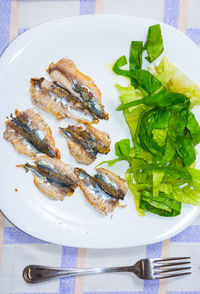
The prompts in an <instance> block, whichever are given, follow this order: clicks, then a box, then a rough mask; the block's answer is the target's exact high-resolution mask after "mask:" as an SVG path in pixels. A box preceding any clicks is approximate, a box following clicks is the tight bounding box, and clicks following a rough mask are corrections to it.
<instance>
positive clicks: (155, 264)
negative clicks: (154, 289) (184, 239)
mask: <svg viewBox="0 0 200 294" xmlns="http://www.w3.org/2000/svg"><path fill="white" fill-rule="evenodd" d="M190 263H191V262H190V261H186V262H166V263H161V264H160V263H153V268H157V267H171V266H176V265H185V264H190Z"/></svg>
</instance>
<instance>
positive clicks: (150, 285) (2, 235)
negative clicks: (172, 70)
mask: <svg viewBox="0 0 200 294" xmlns="http://www.w3.org/2000/svg"><path fill="white" fill-rule="evenodd" d="M95 13H96V14H104V13H105V14H125V15H133V16H141V17H148V18H152V19H156V20H157V21H161V22H165V23H167V24H169V25H172V26H174V27H175V28H178V29H179V30H181V31H182V32H184V33H185V34H187V35H188V36H189V37H190V38H191V39H192V40H193V41H194V42H195V43H196V45H197V46H200V0H21V1H18V0H0V52H3V50H4V49H5V48H6V46H7V45H8V44H9V42H10V41H12V40H13V39H14V38H15V37H16V36H17V35H18V34H21V33H23V32H24V31H25V30H27V29H29V28H31V27H32V26H34V25H37V24H39V23H43V22H46V21H49V20H53V19H56V18H62V17H66V16H73V15H80V14H95ZM199 72H200V71H199ZM1 99H3V97H1ZM0 197H6V195H1V196H0ZM181 255H184V256H185V255H186V256H191V257H192V269H193V270H192V275H191V276H187V277H184V278H178V279H174V280H168V281H167V280H165V281H160V282H159V281H142V280H139V279H137V278H136V277H135V276H133V275H131V274H120V273H116V274H102V275H99V276H87V277H76V278H74V277H72V278H66V279H64V278H62V279H60V280H55V281H51V282H48V283H43V284H38V285H28V284H26V283H25V282H24V281H23V279H22V270H23V268H24V267H25V266H26V265H27V264H32V263H33V264H42V265H53V266H62V267H70V268H73V267H92V266H95V267H96V266H115V265H123V264H131V263H134V261H136V260H138V259H140V258H144V257H160V256H181ZM22 293H23V294H28V293H32V294H42V293H43V294H72V293H76V294H81V293H84V294H86V293H87V294H89V293H90V294H106V293H110V294H117V293H118V294H122V293H123V294H158V293H159V294H165V293H170V294H178V293H182V294H186V293H187V294H192V293H193V294H194V293H196V294H197V293H199V294H200V218H199V219H197V220H196V221H195V223H193V224H192V225H191V226H190V227H189V228H187V229H186V230H185V231H184V232H182V233H180V234H179V235H177V236H175V237H173V238H172V239H170V240H166V241H164V242H159V243H156V244H153V245H148V246H143V247H137V248H130V249H119V250H116V249H115V250H91V249H89V250H88V249H77V248H71V247H64V246H63V247H62V246H57V245H53V244H49V243H46V242H43V241H40V240H38V239H35V238H32V237H30V236H29V235H26V234H25V233H23V232H21V231H20V230H19V229H17V228H15V227H14V226H13V225H12V224H10V223H9V222H8V221H7V220H6V219H5V218H4V217H3V215H2V214H1V213H0V294H22Z"/></svg>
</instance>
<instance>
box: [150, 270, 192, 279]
mask: <svg viewBox="0 0 200 294" xmlns="http://www.w3.org/2000/svg"><path fill="white" fill-rule="evenodd" d="M190 274H191V272H188V273H178V274H172V275H161V276H157V277H155V279H156V280H160V279H168V278H174V277H180V276H186V275H190Z"/></svg>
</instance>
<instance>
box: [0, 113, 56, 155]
mask: <svg viewBox="0 0 200 294" xmlns="http://www.w3.org/2000/svg"><path fill="white" fill-rule="evenodd" d="M15 115H16V117H12V116H11V118H12V119H11V120H8V121H7V122H6V126H8V125H9V128H11V129H13V130H15V132H17V133H18V134H19V135H20V136H21V137H23V138H24V140H25V141H24V142H29V143H30V144H32V146H34V147H35V148H36V149H37V150H38V151H40V152H42V153H45V154H47V155H48V156H50V157H56V158H60V152H59V150H58V149H56V148H55V141H54V139H53V137H52V132H51V129H50V127H49V126H48V124H47V123H46V122H45V121H44V120H43V118H42V117H41V115H40V113H39V112H38V111H37V110H36V109H27V110H25V111H21V112H20V111H18V110H16V111H15ZM4 138H5V135H4ZM7 140H8V138H7ZM13 145H14V144H13ZM14 146H16V144H15V145H14ZM21 151H22V153H24V154H26V155H27V152H26V150H25V149H24V152H23V150H21Z"/></svg>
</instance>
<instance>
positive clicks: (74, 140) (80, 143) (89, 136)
mask: <svg viewBox="0 0 200 294" xmlns="http://www.w3.org/2000/svg"><path fill="white" fill-rule="evenodd" d="M59 129H60V133H61V135H64V137H65V138H66V139H67V142H68V147H69V150H70V153H71V154H72V156H73V157H74V158H75V159H76V160H77V162H79V163H82V164H86V165H89V164H91V163H92V162H93V161H94V160H95V159H96V155H97V153H98V152H100V153H104V154H106V153H108V152H109V151H110V144H111V141H110V139H109V136H108V135H107V134H106V133H104V132H102V131H99V130H97V129H96V128H94V127H91V126H90V125H88V124H85V129H84V128H83V127H82V126H73V125H69V126H68V127H67V128H59Z"/></svg>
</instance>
